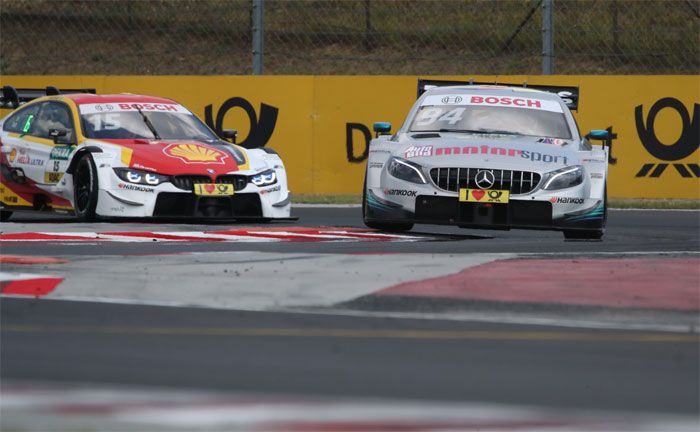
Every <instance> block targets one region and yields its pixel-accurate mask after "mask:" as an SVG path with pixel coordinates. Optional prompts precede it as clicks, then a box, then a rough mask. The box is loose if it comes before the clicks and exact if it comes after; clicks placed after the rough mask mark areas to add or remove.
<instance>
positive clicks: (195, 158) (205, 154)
mask: <svg viewBox="0 0 700 432" xmlns="http://www.w3.org/2000/svg"><path fill="white" fill-rule="evenodd" d="M163 153H165V154H166V155H168V156H170V157H174V158H178V159H180V160H181V161H183V162H185V163H204V164H223V163H224V159H226V153H224V152H222V151H219V150H216V149H213V148H210V147H205V146H203V145H199V144H171V145H169V146H167V147H166V148H164V149H163Z"/></svg>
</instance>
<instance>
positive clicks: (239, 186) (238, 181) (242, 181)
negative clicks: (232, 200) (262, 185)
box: [216, 174, 248, 191]
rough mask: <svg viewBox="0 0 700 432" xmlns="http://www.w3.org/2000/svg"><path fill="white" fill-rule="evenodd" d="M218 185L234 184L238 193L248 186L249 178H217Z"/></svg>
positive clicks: (230, 176)
mask: <svg viewBox="0 0 700 432" xmlns="http://www.w3.org/2000/svg"><path fill="white" fill-rule="evenodd" d="M216 182H217V183H225V184H232V185H233V188H234V189H235V190H237V191H239V190H243V189H245V187H246V185H247V184H248V176H244V175H237V174H228V175H222V176H219V177H217V178H216Z"/></svg>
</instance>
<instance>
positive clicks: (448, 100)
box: [442, 96, 462, 105]
mask: <svg viewBox="0 0 700 432" xmlns="http://www.w3.org/2000/svg"><path fill="white" fill-rule="evenodd" d="M460 102H462V96H445V97H444V98H442V103H444V104H446V105H447V104H458V103H460Z"/></svg>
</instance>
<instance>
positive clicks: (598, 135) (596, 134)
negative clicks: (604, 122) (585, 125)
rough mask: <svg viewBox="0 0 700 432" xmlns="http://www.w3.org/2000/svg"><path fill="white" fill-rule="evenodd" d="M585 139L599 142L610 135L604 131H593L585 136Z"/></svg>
mask: <svg viewBox="0 0 700 432" xmlns="http://www.w3.org/2000/svg"><path fill="white" fill-rule="evenodd" d="M586 138H587V139H594V140H601V141H605V140H607V139H609V138H610V134H608V131H606V130H599V129H593V130H592V131H590V132H588V135H586Z"/></svg>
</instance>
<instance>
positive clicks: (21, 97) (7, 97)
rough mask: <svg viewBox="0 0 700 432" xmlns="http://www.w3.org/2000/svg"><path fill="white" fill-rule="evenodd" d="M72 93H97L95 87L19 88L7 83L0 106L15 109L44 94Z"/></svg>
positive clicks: (0, 90)
mask: <svg viewBox="0 0 700 432" xmlns="http://www.w3.org/2000/svg"><path fill="white" fill-rule="evenodd" d="M70 93H92V94H95V93H96V91H95V89H88V88H83V89H61V90H59V89H58V88H57V87H54V86H48V87H46V88H19V89H16V88H14V87H12V86H9V85H6V86H3V87H2V89H0V108H10V109H14V108H17V107H18V106H20V105H22V104H25V103H27V102H29V101H32V100H34V99H37V98H40V97H42V96H54V95H59V94H70Z"/></svg>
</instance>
